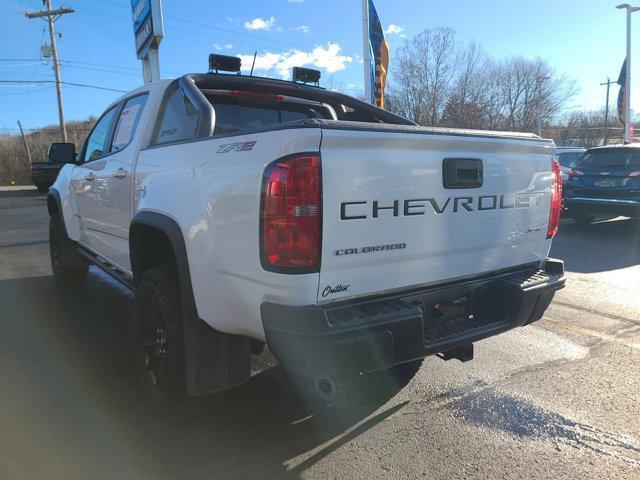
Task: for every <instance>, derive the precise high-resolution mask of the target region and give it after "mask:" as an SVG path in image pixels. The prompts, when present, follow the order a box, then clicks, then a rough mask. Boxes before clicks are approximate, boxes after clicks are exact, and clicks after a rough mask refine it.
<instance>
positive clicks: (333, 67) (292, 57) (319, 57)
mask: <svg viewBox="0 0 640 480" xmlns="http://www.w3.org/2000/svg"><path fill="white" fill-rule="evenodd" d="M341 50H342V48H340V45H338V44H337V43H332V42H329V43H327V44H326V45H320V46H318V47H315V48H314V49H313V50H311V51H310V52H304V51H301V50H288V51H286V52H279V53H274V52H267V53H264V54H261V55H258V56H257V57H256V65H255V70H259V71H263V72H268V71H270V70H275V71H276V72H277V73H278V75H280V76H281V77H282V78H289V77H290V76H291V69H292V68H293V67H302V66H305V65H308V66H313V67H316V68H322V69H324V70H326V71H327V72H329V73H334V72H338V71H340V70H344V69H345V68H347V64H348V63H351V62H352V61H353V59H352V58H351V57H349V56H347V55H341V54H340V51H341ZM238 56H239V57H240V58H241V59H242V64H243V65H251V63H252V62H253V55H238Z"/></svg>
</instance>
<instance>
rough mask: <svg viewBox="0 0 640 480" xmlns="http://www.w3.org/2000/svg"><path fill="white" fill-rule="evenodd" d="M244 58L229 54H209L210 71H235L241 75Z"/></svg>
mask: <svg viewBox="0 0 640 480" xmlns="http://www.w3.org/2000/svg"><path fill="white" fill-rule="evenodd" d="M241 66H242V59H240V58H239V57H230V56H228V55H218V54H216V53H212V54H210V55H209V73H218V72H219V71H220V72H235V73H237V74H238V75H240V67H241Z"/></svg>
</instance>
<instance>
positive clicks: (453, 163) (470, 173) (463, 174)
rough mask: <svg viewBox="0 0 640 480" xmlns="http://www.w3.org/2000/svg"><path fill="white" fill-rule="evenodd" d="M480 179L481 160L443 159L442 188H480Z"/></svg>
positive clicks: (481, 177) (481, 176)
mask: <svg viewBox="0 0 640 480" xmlns="http://www.w3.org/2000/svg"><path fill="white" fill-rule="evenodd" d="M482 179H483V173H482V160H480V159H479V158H445V159H444V160H443V161H442V184H443V185H444V188H480V187H482Z"/></svg>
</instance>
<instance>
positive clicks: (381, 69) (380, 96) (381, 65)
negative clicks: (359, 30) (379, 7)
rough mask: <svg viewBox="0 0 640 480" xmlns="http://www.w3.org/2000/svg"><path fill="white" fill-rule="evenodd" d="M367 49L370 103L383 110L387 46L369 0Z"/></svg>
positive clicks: (387, 67)
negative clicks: (369, 67) (369, 62)
mask: <svg viewBox="0 0 640 480" xmlns="http://www.w3.org/2000/svg"><path fill="white" fill-rule="evenodd" d="M369 47H370V48H371V69H370V72H371V103H372V104H374V105H375V106H376V107H380V108H384V88H385V86H386V84H387V71H388V70H389V45H388V44H387V40H386V39H385V38H384V30H383V29H382V23H380V18H379V17H378V12H377V11H376V7H374V5H373V1H372V0H369Z"/></svg>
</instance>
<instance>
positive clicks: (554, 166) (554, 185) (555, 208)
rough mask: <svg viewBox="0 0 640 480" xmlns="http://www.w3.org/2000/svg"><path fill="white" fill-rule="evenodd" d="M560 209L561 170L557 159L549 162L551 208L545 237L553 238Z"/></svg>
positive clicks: (558, 223) (556, 231) (557, 225)
mask: <svg viewBox="0 0 640 480" xmlns="http://www.w3.org/2000/svg"><path fill="white" fill-rule="evenodd" d="M561 210H562V172H561V171H560V164H559V163H558V162H557V160H552V162H551V208H550V210H549V228H547V238H553V236H554V235H555V234H556V233H558V227H559V226H560V212H561Z"/></svg>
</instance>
